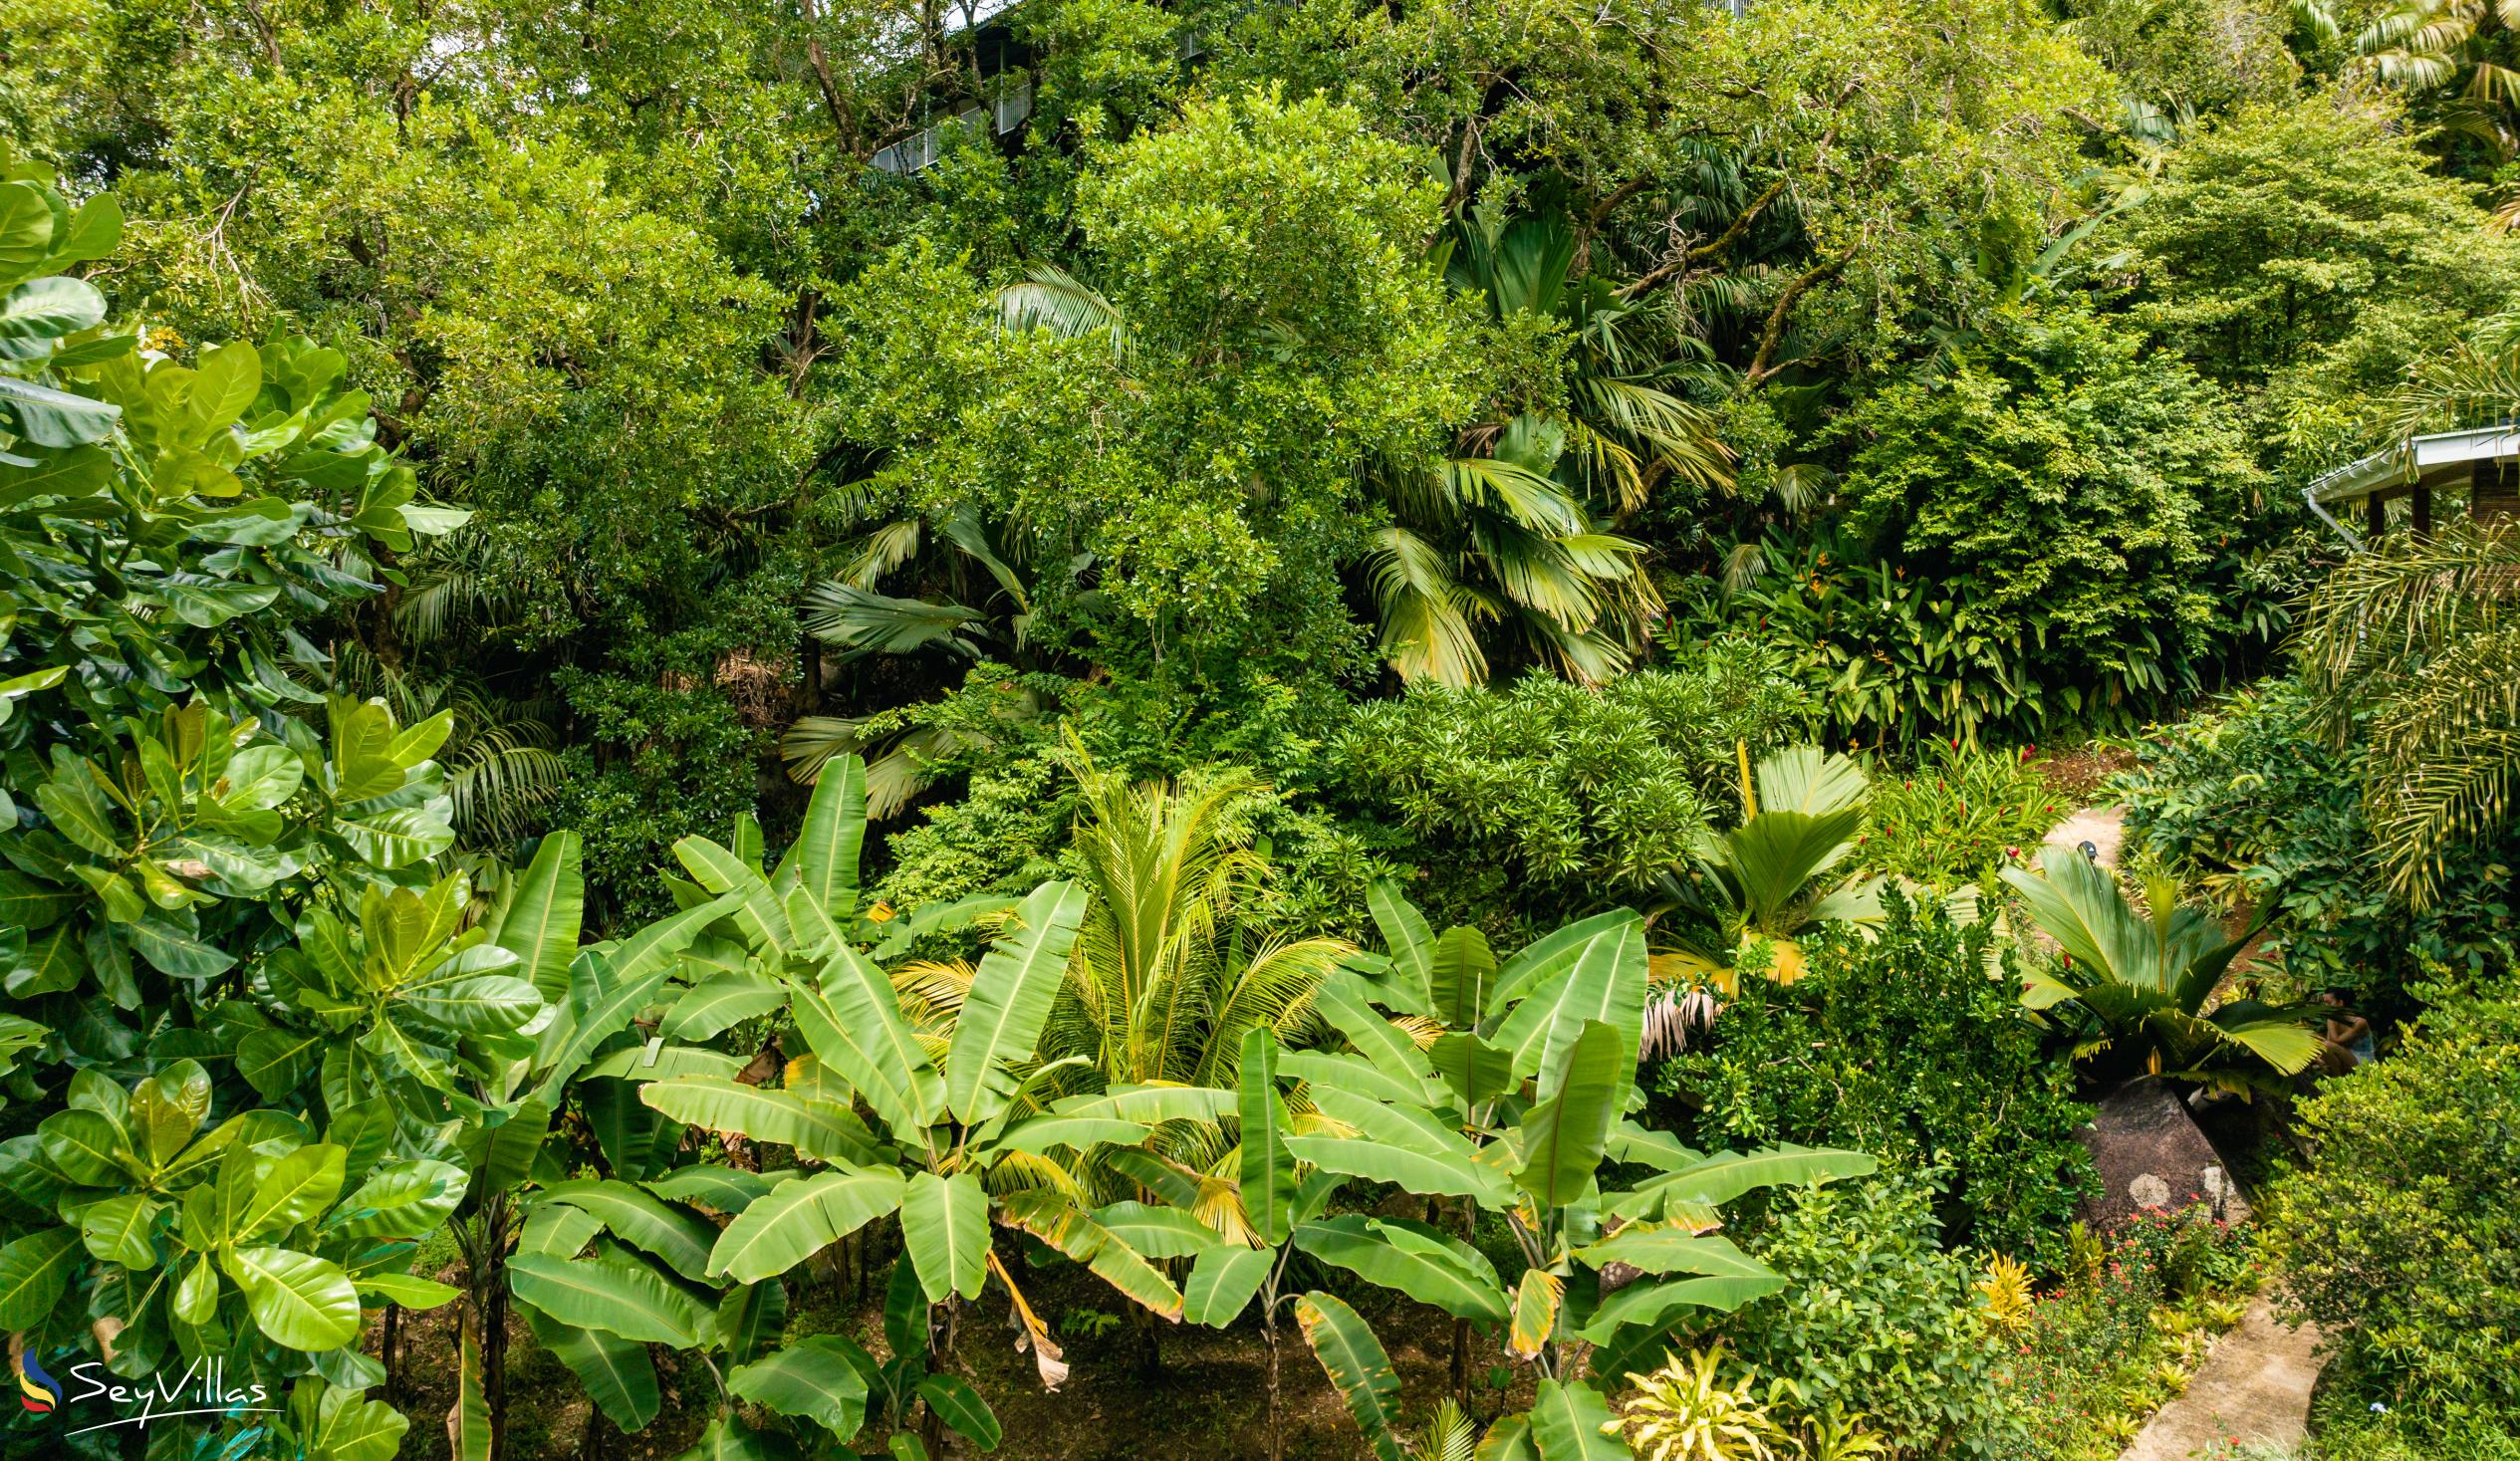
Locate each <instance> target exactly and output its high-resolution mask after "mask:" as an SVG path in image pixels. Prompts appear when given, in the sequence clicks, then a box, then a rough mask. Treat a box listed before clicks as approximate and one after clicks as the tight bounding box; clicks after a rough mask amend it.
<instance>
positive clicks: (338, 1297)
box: [219, 1247, 359, 1350]
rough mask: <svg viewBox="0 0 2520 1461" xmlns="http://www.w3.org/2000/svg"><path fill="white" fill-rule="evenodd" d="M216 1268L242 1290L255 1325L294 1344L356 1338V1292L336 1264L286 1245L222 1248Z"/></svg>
mask: <svg viewBox="0 0 2520 1461" xmlns="http://www.w3.org/2000/svg"><path fill="white" fill-rule="evenodd" d="M219 1267H220V1268H221V1270H222V1271H224V1272H225V1273H226V1274H227V1276H228V1277H229V1278H230V1279H233V1280H234V1281H235V1282H236V1286H237V1287H238V1288H239V1289H241V1290H243V1291H244V1294H245V1302H246V1304H247V1306H248V1307H249V1308H250V1309H251V1310H252V1312H253V1316H254V1323H255V1325H256V1326H257V1327H258V1328H260V1329H261V1330H262V1332H263V1333H264V1334H265V1335H268V1336H270V1337H271V1339H272V1340H273V1341H274V1342H276V1343H280V1344H284V1345H286V1346H288V1347H289V1348H292V1349H308V1350H316V1349H334V1348H339V1347H340V1346H342V1345H344V1344H347V1343H349V1342H350V1341H351V1340H353V1339H357V1338H359V1294H358V1291H357V1290H355V1289H353V1288H352V1287H351V1282H350V1276H349V1275H348V1274H346V1273H344V1272H343V1271H342V1268H341V1266H340V1265H339V1264H336V1263H333V1262H331V1261H329V1260H327V1259H322V1258H317V1257H315V1256H313V1255H311V1254H306V1253H296V1252H292V1251H291V1250H289V1249H286V1248H268V1247H260V1248H239V1249H232V1250H227V1251H224V1252H222V1253H221V1254H220V1256H219Z"/></svg>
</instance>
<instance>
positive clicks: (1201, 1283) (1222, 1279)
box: [1181, 1247, 1278, 1330]
mask: <svg viewBox="0 0 2520 1461" xmlns="http://www.w3.org/2000/svg"><path fill="white" fill-rule="evenodd" d="M1277 1261H1278V1253H1277V1250H1276V1249H1274V1248H1240V1247H1217V1248H1210V1249H1208V1250H1207V1251H1206V1252H1204V1253H1201V1254H1200V1255H1199V1256H1198V1259H1197V1261H1196V1262H1194V1263H1192V1264H1191V1265H1190V1277H1189V1281H1188V1282H1187V1283H1185V1284H1183V1285H1182V1286H1181V1301H1182V1302H1181V1317H1182V1318H1183V1319H1186V1320H1188V1321H1189V1322H1190V1323H1192V1324H1203V1325H1206V1326H1208V1327H1210V1328H1212V1329H1220V1330H1221V1329H1223V1328H1225V1327H1226V1326H1227V1325H1230V1324H1232V1323H1233V1322H1234V1320H1235V1319H1236V1318H1238V1317H1239V1316H1240V1315H1241V1314H1242V1312H1243V1310H1244V1309H1245V1308H1247V1307H1248V1306H1249V1305H1250V1303H1251V1296H1252V1295H1254V1294H1257V1293H1259V1292H1260V1285H1261V1284H1262V1283H1263V1282H1264V1281H1266V1280H1267V1278H1268V1277H1269V1268H1270V1266H1271V1265H1272V1264H1274V1263H1276V1262H1277Z"/></svg>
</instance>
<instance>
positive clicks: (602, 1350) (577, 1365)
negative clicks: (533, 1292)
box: [517, 1304, 662, 1431]
mask: <svg viewBox="0 0 2520 1461" xmlns="http://www.w3.org/2000/svg"><path fill="white" fill-rule="evenodd" d="M517 1307H518V1308H519V1309H520V1310H522V1311H523V1313H524V1315H525V1322H526V1324H527V1325H529V1326H531V1327H532V1329H533V1331H534V1338H535V1339H536V1340H537V1341H538V1342H539V1343H541V1344H542V1346H543V1347H544V1348H546V1349H548V1350H550V1351H551V1352H552V1353H554V1354H556V1355H558V1356H560V1362H561V1363H563V1364H566V1365H568V1366H569V1371H570V1373H572V1374H575V1375H576V1376H577V1377H578V1383H579V1384H581V1385H584V1386H586V1391H587V1395H588V1397H589V1398H590V1399H592V1400H594V1401H595V1403H596V1405H597V1407H598V1408H599V1409H601V1410H603V1412H604V1415H605V1418H606V1419H608V1420H610V1421H612V1422H613V1424H614V1425H615V1426H617V1427H619V1428H620V1429H622V1430H625V1431H636V1430H642V1429H645V1428H646V1425H647V1422H649V1421H651V1420H653V1419H655V1418H656V1410H657V1407H658V1405H659V1403H660V1402H661V1398H662V1397H661V1395H660V1393H659V1391H658V1390H657V1388H656V1364H655V1361H654V1360H653V1359H651V1358H649V1357H648V1354H647V1346H646V1345H644V1344H641V1343H637V1342H635V1341H633V1340H630V1339H623V1338H622V1337H621V1336H619V1335H613V1334H607V1333H605V1332H604V1331H602V1330H582V1329H578V1328H576V1327H574V1326H571V1325H565V1324H562V1323H561V1322H560V1321H558V1320H556V1319H553V1318H552V1317H551V1316H549V1315H547V1314H545V1313H543V1312H542V1311H541V1310H539V1309H536V1308H535V1307H534V1306H532V1305H530V1304H521V1305H519V1306H517Z"/></svg>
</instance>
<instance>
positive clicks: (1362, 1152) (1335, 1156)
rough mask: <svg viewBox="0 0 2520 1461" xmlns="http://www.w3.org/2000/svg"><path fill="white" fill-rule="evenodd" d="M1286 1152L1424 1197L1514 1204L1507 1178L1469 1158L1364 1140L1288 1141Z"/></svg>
mask: <svg viewBox="0 0 2520 1461" xmlns="http://www.w3.org/2000/svg"><path fill="white" fill-rule="evenodd" d="M1286 1148H1287V1150H1288V1151H1290V1152H1293V1153H1294V1154H1295V1157H1296V1159H1297V1160H1299V1161H1308V1162H1311V1163H1312V1164H1313V1165H1314V1166H1317V1167H1319V1168H1321V1169H1322V1170H1323V1171H1325V1172H1336V1173H1338V1174H1340V1175H1341V1176H1347V1177H1363V1178H1365V1179H1366V1180H1367V1181H1369V1182H1392V1183H1396V1184H1398V1185H1399V1186H1400V1187H1401V1188H1403V1189H1405V1190H1407V1191H1410V1192H1414V1193H1417V1194H1418V1195H1420V1196H1445V1197H1473V1198H1476V1199H1477V1200H1478V1202H1479V1205H1480V1206H1482V1207H1487V1208H1503V1207H1506V1206H1509V1205H1511V1204H1510V1202H1509V1200H1508V1199H1509V1197H1510V1195H1511V1194H1510V1192H1509V1190H1508V1187H1507V1184H1506V1181H1505V1177H1504V1174H1503V1173H1501V1172H1499V1171H1497V1170H1496V1169H1495V1168H1494V1167H1491V1166H1488V1165H1486V1164H1485V1163H1483V1162H1478V1161H1473V1160H1470V1159H1468V1158H1464V1157H1455V1156H1441V1155H1437V1154H1435V1153H1433V1152H1429V1151H1424V1150H1421V1149H1419V1148H1417V1147H1415V1146H1400V1145H1395V1144H1393V1143H1390V1142H1387V1141H1375V1140H1371V1139H1369V1138H1367V1137H1363V1136H1290V1137H1288V1138H1287V1140H1286Z"/></svg>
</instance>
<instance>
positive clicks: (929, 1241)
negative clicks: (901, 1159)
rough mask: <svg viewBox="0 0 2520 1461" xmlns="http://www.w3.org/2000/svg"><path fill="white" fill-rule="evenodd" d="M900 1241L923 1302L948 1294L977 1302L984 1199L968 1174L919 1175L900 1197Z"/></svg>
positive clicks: (983, 1259) (983, 1257)
mask: <svg viewBox="0 0 2520 1461" xmlns="http://www.w3.org/2000/svg"><path fill="white" fill-rule="evenodd" d="M901 1241H902V1243H903V1244H904V1245H906V1246H907V1247H908V1249H909V1250H910V1262H911V1263H912V1264H913V1265H914V1266H916V1268H917V1269H918V1282H919V1286H920V1287H921V1288H922V1289H924V1290H926V1292H927V1302H928V1303H930V1304H942V1303H944V1302H945V1297H946V1296H947V1295H949V1294H960V1295H961V1296H962V1297H963V1298H965V1299H977V1298H979V1297H980V1286H981V1285H982V1284H984V1283H986V1282H987V1281H988V1269H987V1266H986V1265H987V1260H988V1256H989V1195H988V1193H986V1192H984V1191H982V1190H981V1189H980V1179H979V1178H978V1177H976V1176H974V1175H972V1174H971V1173H969V1172H957V1173H955V1174H954V1175H952V1176H950V1177H940V1176H938V1175H936V1174H935V1173H934V1172H919V1173H917V1174H915V1175H913V1176H912V1177H911V1178H910V1181H909V1185H908V1186H907V1187H906V1188H904V1189H903V1190H902V1193H901Z"/></svg>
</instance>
